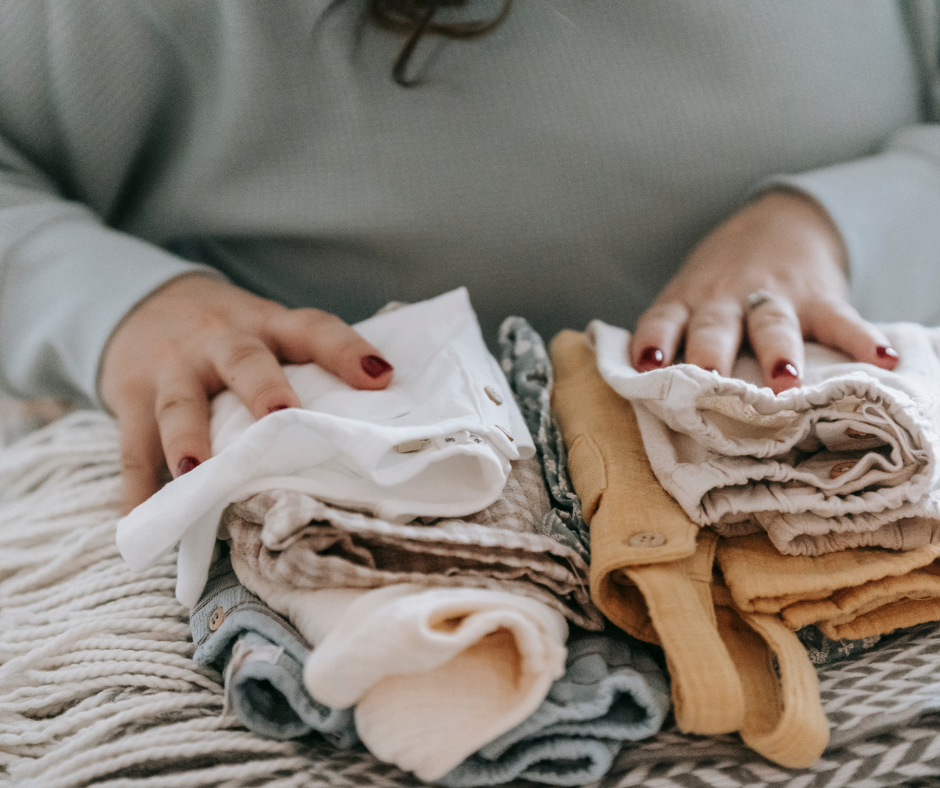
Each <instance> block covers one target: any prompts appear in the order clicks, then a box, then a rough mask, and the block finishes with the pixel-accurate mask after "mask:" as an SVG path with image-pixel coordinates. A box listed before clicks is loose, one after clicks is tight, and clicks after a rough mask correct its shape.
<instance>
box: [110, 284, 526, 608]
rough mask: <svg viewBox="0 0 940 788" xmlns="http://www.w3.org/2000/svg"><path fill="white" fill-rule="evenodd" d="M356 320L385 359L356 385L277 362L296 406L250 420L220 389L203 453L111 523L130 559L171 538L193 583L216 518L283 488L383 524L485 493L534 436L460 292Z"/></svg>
mask: <svg viewBox="0 0 940 788" xmlns="http://www.w3.org/2000/svg"><path fill="white" fill-rule="evenodd" d="M355 328H356V330H357V331H358V332H359V334H361V335H362V336H363V337H364V338H365V339H367V340H368V341H370V342H371V343H372V344H373V345H375V346H376V347H377V348H378V349H379V350H380V351H381V352H382V354H383V355H384V357H385V358H386V359H388V361H389V362H390V363H391V364H392V365H393V366H394V367H395V376H394V379H393V381H392V383H391V385H389V386H388V388H386V389H384V390H382V391H358V390H356V389H353V388H352V387H351V386H349V385H347V384H346V383H344V382H342V381H341V380H339V379H338V378H336V377H334V376H333V375H331V374H330V373H328V372H326V371H325V370H323V369H321V368H319V367H318V366H316V365H314V364H307V365H302V366H290V367H285V372H286V374H287V377H288V380H289V381H290V382H291V385H292V386H293V388H294V390H295V391H296V392H297V395H298V397H299V398H300V401H301V403H302V407H300V408H289V409H287V410H282V411H277V412H275V413H271V414H269V415H268V416H265V417H264V418H262V419H260V420H258V421H255V420H254V419H253V418H252V416H251V414H250V413H249V412H248V410H247V408H245V407H244V406H243V405H242V404H241V403H239V402H238V401H237V399H236V398H235V396H234V395H233V394H232V393H231V392H223V393H222V394H220V395H219V396H218V397H216V398H215V399H214V400H213V403H212V420H211V432H212V450H213V455H214V456H213V457H212V458H211V459H209V460H207V461H206V462H204V463H202V465H200V466H199V467H197V468H195V469H194V470H192V471H190V472H189V473H187V474H185V475H183V476H180V477H178V478H177V479H175V480H174V481H172V482H171V483H170V484H168V485H166V487H164V488H163V489H162V490H160V491H159V492H158V493H157V494H156V495H154V496H153V497H152V498H150V499H149V500H147V501H145V502H144V503H143V504H141V505H140V506H138V507H137V508H136V509H135V510H134V511H133V512H131V513H130V514H129V515H128V516H127V517H125V518H124V519H123V520H121V521H120V523H119V524H118V531H117V541H118V547H119V548H120V550H121V554H122V555H123V556H124V559H125V560H126V561H127V562H128V564H129V565H130V566H131V567H133V568H135V569H144V568H146V567H148V566H150V565H152V563H153V561H154V560H156V559H157V557H158V556H160V555H161V554H163V553H165V552H166V551H167V550H169V549H171V548H172V547H173V546H174V545H175V544H176V543H177V542H179V544H180V550H179V559H178V579H177V597H178V598H179V599H180V601H181V602H182V603H183V604H186V605H188V606H192V605H193V604H195V603H196V601H197V600H198V599H199V596H200V594H201V592H202V589H203V587H204V585H205V582H206V578H207V573H208V568H209V564H210V563H211V557H212V550H213V547H214V544H215V539H216V529H217V528H218V525H219V518H220V516H221V514H222V511H223V510H224V509H225V507H226V506H227V505H228V504H229V503H231V502H233V501H238V500H244V499H245V498H247V497H249V496H251V495H254V494H255V493H258V492H262V491H265V490H271V489H290V490H295V491H298V492H304V493H307V494H309V495H313V496H316V497H317V498H320V499H322V500H325V501H329V502H331V503H334V504H337V505H340V506H345V507H351V508H355V509H358V510H360V511H369V512H371V513H373V514H376V515H377V516H379V517H381V518H383V519H386V520H396V521H399V522H404V521H408V520H412V519H414V518H417V517H423V516H429V517H459V516H462V515H466V514H471V513H473V512H477V511H480V510H481V509H484V508H486V507H487V506H489V505H490V504H491V503H493V501H495V500H496V499H497V498H498V497H499V495H500V492H501V491H502V489H503V486H504V485H505V483H506V477H507V475H508V473H509V468H510V462H511V461H512V460H517V459H520V458H529V457H532V456H534V454H535V446H534V444H533V443H532V439H531V436H530V435H529V433H528V430H527V429H526V426H525V422H524V421H523V419H522V416H521V414H520V413H519V409H518V407H517V405H516V403H515V401H514V399H513V397H512V394H511V392H510V389H509V386H508V383H507V381H506V378H505V376H504V374H503V373H502V371H501V370H500V368H499V365H498V364H497V363H496V360H495V359H494V358H493V357H492V356H491V355H490V354H489V353H488V352H487V350H486V346H485V344H484V342H483V338H482V336H481V334H480V328H479V325H478V324H477V320H476V316H475V314H474V312H473V309H472V307H471V306H470V301H469V298H468V296H467V292H466V290H465V289H463V288H461V289H459V290H454V291H452V292H450V293H446V294H445V295H442V296H439V297H438V298H434V299H431V300H429V301H424V302H421V303H418V304H413V305H411V306H405V307H401V308H400V309H396V310H393V311H389V312H385V313H382V314H379V315H376V316H375V317H372V318H370V319H368V320H365V321H363V322H362V323H358V324H356V326H355Z"/></svg>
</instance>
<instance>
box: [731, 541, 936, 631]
mask: <svg viewBox="0 0 940 788" xmlns="http://www.w3.org/2000/svg"><path fill="white" fill-rule="evenodd" d="M938 558H940V545H925V546H924V547H920V548H918V549H916V550H910V551H907V552H897V551H894V550H884V549H881V548H877V547H864V548H862V547H860V548H856V549H853V550H845V551H842V552H839V553H830V554H828V555H819V556H790V555H782V554H780V553H779V552H778V551H777V549H776V548H775V547H774V546H773V545H772V544H771V542H770V540H769V539H768V538H767V537H766V536H765V535H764V534H754V535H752V536H742V537H736V538H733V539H722V540H721V541H720V542H719V545H718V563H719V565H720V566H721V570H722V573H723V574H724V578H725V582H726V583H727V585H728V589H729V590H730V592H731V596H732V597H733V599H734V602H735V604H736V605H737V606H738V607H739V608H740V609H741V610H746V611H752V612H760V613H779V614H780V616H781V617H782V619H783V621H784V622H785V623H786V624H787V626H788V627H790V628H791V629H800V628H801V627H805V626H808V625H809V624H815V625H816V626H817V627H819V629H820V630H821V631H822V632H823V634H824V635H826V637H830V638H835V639H842V638H844V639H849V640H857V639H859V638H863V637H869V636H871V635H882V634H886V633H888V632H892V631H894V630H895V629H900V628H902V627H910V626H914V625H915V624H922V623H924V622H926V621H938V620H940V562H938V560H937V559H938Z"/></svg>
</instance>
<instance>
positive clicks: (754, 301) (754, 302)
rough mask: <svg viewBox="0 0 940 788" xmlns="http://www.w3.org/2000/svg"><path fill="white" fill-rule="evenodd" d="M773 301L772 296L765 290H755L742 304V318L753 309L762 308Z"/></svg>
mask: <svg viewBox="0 0 940 788" xmlns="http://www.w3.org/2000/svg"><path fill="white" fill-rule="evenodd" d="M773 300H774V294H773V293H768V292H767V291H766V290H755V291H754V292H753V293H751V294H750V295H749V296H748V297H747V300H746V303H745V304H744V316H745V317H747V316H748V315H750V314H751V312H753V311H754V310H755V309H758V308H759V307H762V306H763V305H764V304H766V303H767V302H768V301H773Z"/></svg>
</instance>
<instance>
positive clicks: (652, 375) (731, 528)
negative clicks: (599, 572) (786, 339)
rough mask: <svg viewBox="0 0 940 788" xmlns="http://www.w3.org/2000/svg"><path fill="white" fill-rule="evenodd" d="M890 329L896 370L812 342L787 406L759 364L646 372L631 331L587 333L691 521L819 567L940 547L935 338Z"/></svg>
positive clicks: (909, 328) (938, 339) (600, 328)
mask: <svg viewBox="0 0 940 788" xmlns="http://www.w3.org/2000/svg"><path fill="white" fill-rule="evenodd" d="M882 329H883V330H884V332H885V334H886V335H887V337H888V339H889V341H890V342H891V344H892V345H893V346H894V347H895V348H896V349H897V351H898V353H899V354H900V356H901V361H900V363H899V364H898V366H897V368H896V369H895V370H894V371H893V372H889V371H887V370H883V369H879V368H877V367H874V366H872V365H870V364H861V363H856V362H850V361H848V360H846V358H845V357H844V356H841V355H840V354H838V353H836V352H834V351H831V350H828V349H826V348H823V347H821V346H818V345H814V344H812V343H809V344H807V350H806V369H805V371H804V375H803V379H804V385H803V386H802V387H801V388H797V389H790V390H787V391H784V392H782V393H781V394H779V395H775V394H774V393H773V392H772V391H771V390H770V389H768V388H763V387H761V386H760V370H759V368H758V367H757V364H756V362H755V361H754V359H753V358H749V357H746V356H745V357H743V358H741V359H740V360H739V361H738V362H737V363H736V365H735V369H734V375H735V377H734V378H725V377H721V376H719V375H717V374H716V373H713V372H707V371H705V370H703V369H700V368H698V367H696V366H694V365H690V364H679V365H676V366H671V367H668V368H665V369H660V370H653V371H652V372H647V373H639V372H637V371H636V370H634V369H633V368H632V367H631V366H630V365H629V362H628V356H627V345H628V342H629V338H630V335H629V333H628V332H626V331H624V330H623V329H619V328H614V327H612V326H609V325H606V324H604V323H601V322H599V321H595V322H593V323H592V324H591V326H590V329H589V333H590V335H591V337H592V339H593V342H594V346H595V349H596V351H597V365H598V367H599V369H600V371H601V374H602V375H603V377H604V379H605V380H606V381H607V382H608V383H609V384H610V386H611V387H612V388H613V389H615V390H616V391H617V392H618V393H619V394H620V395H622V396H623V397H625V398H627V399H629V400H630V402H631V403H632V404H633V406H634V410H635V412H636V418H637V422H638V423H639V426H640V430H641V432H642V435H643V443H644V445H645V447H646V451H647V454H648V456H649V461H650V463H651V464H652V467H653V470H654V471H655V473H656V476H657V478H658V479H659V480H660V482H662V485H663V486H664V487H665V488H666V490H668V491H669V493H670V494H672V495H673V496H674V497H675V499H676V500H677V501H678V502H679V503H680V504H681V506H682V508H683V509H684V510H685V512H686V513H687V514H688V515H689V517H691V518H692V520H694V521H695V522H696V523H698V524H699V525H712V526H714V527H715V529H716V530H717V531H718V532H719V533H721V534H724V535H728V536H739V535H744V534H747V533H753V532H755V531H757V530H760V529H763V530H765V531H766V532H767V533H768V534H769V536H770V538H771V540H772V541H773V543H774V545H776V547H777V548H778V549H779V550H780V551H781V552H784V553H791V554H802V555H816V554H820V553H826V552H833V551H836V550H842V549H845V548H848V547H859V546H869V545H874V546H881V547H888V548H891V549H896V550H910V549H912V548H915V547H918V546H920V545H924V544H929V543H932V542H937V541H940V493H938V492H937V491H936V488H937V486H938V484H937V483H938V472H940V466H938V463H937V450H938V447H940V440H938V425H940V358H938V350H940V329H927V328H923V327H922V326H917V325H913V324H896V325H886V326H882Z"/></svg>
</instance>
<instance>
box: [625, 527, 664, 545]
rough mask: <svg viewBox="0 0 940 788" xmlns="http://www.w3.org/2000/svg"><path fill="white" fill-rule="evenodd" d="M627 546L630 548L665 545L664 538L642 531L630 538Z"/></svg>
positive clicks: (654, 532) (655, 533) (652, 532)
mask: <svg viewBox="0 0 940 788" xmlns="http://www.w3.org/2000/svg"><path fill="white" fill-rule="evenodd" d="M628 544H629V545H630V547H662V545H664V544H666V537H665V536H663V535H662V534H661V533H657V532H656V531H644V532H643V533H639V534H634V535H633V536H631V537H630V541H629V542H628Z"/></svg>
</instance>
